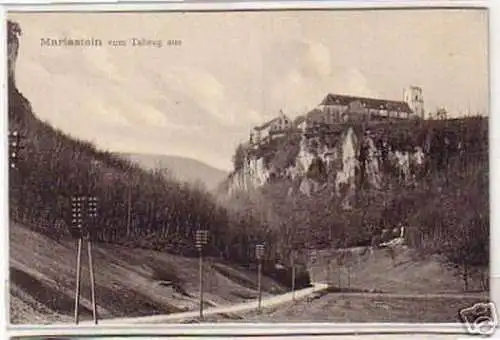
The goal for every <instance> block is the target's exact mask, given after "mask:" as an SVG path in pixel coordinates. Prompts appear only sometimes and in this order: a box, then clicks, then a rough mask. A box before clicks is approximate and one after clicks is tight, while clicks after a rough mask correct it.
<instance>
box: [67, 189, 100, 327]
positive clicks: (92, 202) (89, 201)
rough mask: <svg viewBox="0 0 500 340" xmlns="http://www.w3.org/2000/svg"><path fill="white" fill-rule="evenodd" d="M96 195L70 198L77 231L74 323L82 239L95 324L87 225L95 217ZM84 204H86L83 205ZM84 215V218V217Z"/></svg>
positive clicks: (78, 297)
mask: <svg viewBox="0 0 500 340" xmlns="http://www.w3.org/2000/svg"><path fill="white" fill-rule="evenodd" d="M97 204H98V203H97V197H95V196H88V197H87V196H73V197H72V198H71V210H72V220H71V225H72V227H73V228H74V229H76V230H77V233H78V246H77V247H78V248H77V260H76V289H75V323H76V324H77V325H78V322H79V317H80V315H79V306H80V281H81V271H82V265H81V263H82V248H83V243H84V240H85V239H86V241H87V252H88V253H87V254H88V261H89V273H90V289H91V296H92V311H93V317H94V323H95V324H96V325H97V323H98V320H97V304H96V294H95V278H94V266H93V262H92V241H91V235H90V233H89V226H91V224H92V223H93V222H94V221H95V218H96V217H97ZM85 205H86V206H85ZM84 216H85V217H86V218H84Z"/></svg>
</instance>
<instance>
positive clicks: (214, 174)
mask: <svg viewBox="0 0 500 340" xmlns="http://www.w3.org/2000/svg"><path fill="white" fill-rule="evenodd" d="M121 156H122V157H126V158H128V159H130V160H131V161H133V162H135V163H136V164H138V165H140V166H141V167H143V168H146V169H155V168H162V169H168V170H169V171H170V173H171V175H172V176H173V177H174V178H176V179H178V180H181V181H186V182H190V183H194V182H196V181H200V182H202V183H203V184H205V185H206V187H207V189H208V190H213V189H215V188H216V187H217V186H218V185H219V184H220V183H221V182H222V181H224V179H225V178H227V176H228V172H226V171H224V170H221V169H217V168H214V167H212V166H210V165H208V164H205V163H203V162H200V161H198V160H195V159H192V158H186V157H179V156H167V155H154V154H139V153H134V154H127V153H122V154H121Z"/></svg>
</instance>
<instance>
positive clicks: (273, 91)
mask: <svg viewBox="0 0 500 340" xmlns="http://www.w3.org/2000/svg"><path fill="white" fill-rule="evenodd" d="M9 17H10V18H12V19H14V20H16V21H18V22H19V23H20V25H21V28H22V30H23V36H22V37H21V48H20V54H19V59H18V64H17V83H18V87H19V89H20V91H21V92H22V93H23V94H24V95H25V96H26V97H27V98H28V99H29V100H30V101H31V103H32V105H33V108H34V110H35V114H36V115H37V116H38V117H40V118H41V119H42V120H46V121H48V122H50V123H51V124H52V125H54V126H56V127H58V128H60V129H62V130H63V131H65V132H68V133H70V134H71V135H74V136H77V137H79V138H82V139H87V140H90V141H93V142H94V143H96V144H97V145H98V146H99V147H100V148H104V149H109V150H113V151H129V152H143V153H159V154H170V155H180V156H186V157H191V158H195V159H198V160H201V161H204V162H206V163H208V164H210V165H213V166H215V167H218V168H223V169H229V168H230V167H231V156H232V154H233V151H234V149H235V147H236V145H237V143H238V142H240V141H243V140H246V139H247V138H248V132H249V130H250V128H251V127H252V126H253V125H255V124H260V123H262V122H264V121H265V120H267V119H269V118H271V117H273V116H276V115H277V114H278V112H279V110H280V109H283V110H284V111H285V113H287V114H289V115H290V116H296V115H298V114H301V113H304V111H305V110H306V109H309V108H312V107H314V106H315V105H317V104H319V102H320V101H321V100H322V99H323V97H324V96H325V95H326V94H327V93H328V92H335V93H345V94H353V95H364V96H376V97H381V98H386V99H394V100H400V99H401V98H402V91H403V88H404V87H406V86H409V85H412V84H414V85H419V86H422V88H423V94H424V100H425V107H426V110H431V111H434V110H435V109H436V107H437V106H441V105H442V106H445V107H446V108H447V109H448V110H449V111H450V112H451V114H452V115H459V114H460V113H461V112H466V111H467V110H468V109H470V111H472V112H473V113H475V112H481V113H483V114H488V106H489V105H488V103H489V98H488V55H487V53H488V31H487V28H488V27H487V19H488V17H487V12H486V11H481V10H447V11H442V10H391V11H381V10H378V11H367V10H364V11H361V10H353V11H279V12H278V11H276V12H229V13H221V12H218V13H141V14H139V13H133V14H132V13H115V14H105V13H86V14H74V13H64V14H63V13H58V14H55V13H53V14H52V13H38V14H34V13H12V14H10V15H9ZM63 37H70V38H87V37H94V38H100V39H102V40H103V41H104V42H105V43H106V41H107V40H108V39H129V38H132V37H140V38H146V39H163V40H168V39H182V41H183V45H182V46H181V47H163V48H155V47H141V48H139V47H122V48H112V47H101V48H70V47H66V48H65V47H46V46H44V47H42V46H40V39H41V38H55V39H58V38H63Z"/></svg>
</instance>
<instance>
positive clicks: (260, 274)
mask: <svg viewBox="0 0 500 340" xmlns="http://www.w3.org/2000/svg"><path fill="white" fill-rule="evenodd" d="M258 267H259V268H258V271H259V273H258V287H259V312H260V311H261V307H262V261H261V260H259V264H258Z"/></svg>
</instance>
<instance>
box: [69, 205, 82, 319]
mask: <svg viewBox="0 0 500 340" xmlns="http://www.w3.org/2000/svg"><path fill="white" fill-rule="evenodd" d="M82 205H83V201H82V197H81V196H73V197H72V198H71V212H72V220H71V225H72V227H73V228H74V229H76V230H77V232H78V250H77V255H76V289H75V324H77V325H78V321H79V314H78V312H79V308H78V307H79V306H80V276H81V259H82V241H83V240H82V238H83V236H82V229H83V219H82Z"/></svg>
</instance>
